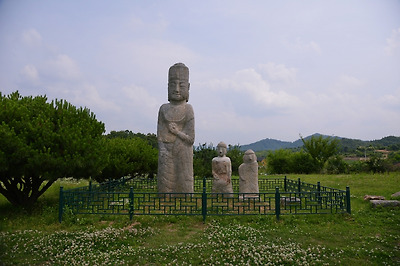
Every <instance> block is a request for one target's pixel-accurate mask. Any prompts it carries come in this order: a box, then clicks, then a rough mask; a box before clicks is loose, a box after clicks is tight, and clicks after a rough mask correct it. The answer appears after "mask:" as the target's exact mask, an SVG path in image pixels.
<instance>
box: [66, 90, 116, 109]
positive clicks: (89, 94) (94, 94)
mask: <svg viewBox="0 0 400 266" xmlns="http://www.w3.org/2000/svg"><path fill="white" fill-rule="evenodd" d="M70 93H72V94H73V95H74V96H75V99H74V102H77V103H79V104H80V105H83V106H87V107H89V109H92V108H93V109H97V110H101V112H105V111H120V110H121V108H120V107H119V106H118V105H117V104H116V103H114V102H113V101H112V100H111V99H104V98H103V97H102V96H101V95H100V93H99V90H98V89H97V88H96V87H95V86H94V85H91V84H82V85H81V86H79V89H74V90H70Z"/></svg>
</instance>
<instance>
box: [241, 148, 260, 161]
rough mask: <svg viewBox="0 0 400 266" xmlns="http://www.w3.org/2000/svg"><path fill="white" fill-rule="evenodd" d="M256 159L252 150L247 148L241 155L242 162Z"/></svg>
mask: <svg viewBox="0 0 400 266" xmlns="http://www.w3.org/2000/svg"><path fill="white" fill-rule="evenodd" d="M256 161H257V156H256V154H255V153H254V151H253V150H247V151H246V152H245V153H244V156H243V162H244V163H253V162H256Z"/></svg>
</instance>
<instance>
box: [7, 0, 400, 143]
mask: <svg viewBox="0 0 400 266" xmlns="http://www.w3.org/2000/svg"><path fill="white" fill-rule="evenodd" d="M0 62H1V64H0V91H1V92H2V93H3V94H9V93H11V92H13V91H15V90H19V91H20V93H21V94H23V95H44V94H45V95H47V96H48V98H49V99H54V98H58V99H66V100H67V101H69V102H71V103H72V104H74V105H77V106H85V107H88V108H89V109H90V110H91V111H92V112H94V113H95V114H96V116H97V118H98V120H100V121H102V122H104V123H105V125H106V130H107V132H110V131H111V130H126V129H128V130H131V131H133V132H141V133H155V132H156V126H157V113H158V108H159V107H160V105H161V104H163V103H165V102H167V74H168V68H169V67H170V66H171V65H173V64H174V63H177V62H183V63H185V64H186V65H187V66H188V67H189V69H190V83H191V89H190V100H189V103H190V104H192V105H193V108H194V111H195V119H196V140H195V143H196V144H198V143H205V142H207V143H210V142H211V143H214V144H215V145H216V144H217V143H218V142H220V141H224V142H226V143H229V144H241V145H244V144H249V143H252V142H255V141H258V140H260V139H264V138H274V139H280V140H285V141H295V140H297V139H298V138H299V134H302V135H303V136H307V135H310V134H313V133H317V132H318V133H322V134H326V135H334V136H342V137H349V138H357V139H362V140H373V139H380V138H382V137H385V136H389V135H395V136H399V135H400V1H396V0H393V1H390V0H382V1H369V0H363V1H361V0H360V1H354V0H349V1H329V0H328V1H290V0H288V1H251V0H250V1H208V0H206V1H168V0H163V1H118V0H117V1H101V0H96V1H90V0H88V1H74V0H72V1H61V0H60V1H55V0H51V1H44V0H37V1H28V0H21V1H13V0H3V1H1V0H0Z"/></svg>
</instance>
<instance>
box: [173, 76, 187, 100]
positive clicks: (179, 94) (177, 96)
mask: <svg viewBox="0 0 400 266" xmlns="http://www.w3.org/2000/svg"><path fill="white" fill-rule="evenodd" d="M189 86H190V84H189V81H188V80H187V79H184V78H179V77H176V76H174V77H170V78H169V80H168V100H169V101H183V100H185V101H188V99H189Z"/></svg>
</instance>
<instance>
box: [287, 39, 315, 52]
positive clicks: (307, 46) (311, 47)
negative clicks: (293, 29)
mask: <svg viewBox="0 0 400 266" xmlns="http://www.w3.org/2000/svg"><path fill="white" fill-rule="evenodd" d="M283 44H284V45H285V46H286V47H287V48H289V49H290V50H293V51H296V52H301V53H302V52H308V51H311V52H314V53H316V54H317V55H321V54H322V49H321V47H320V46H319V44H318V43H317V42H315V41H309V42H304V41H303V40H302V39H301V38H296V41H295V42H288V41H284V42H283Z"/></svg>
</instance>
